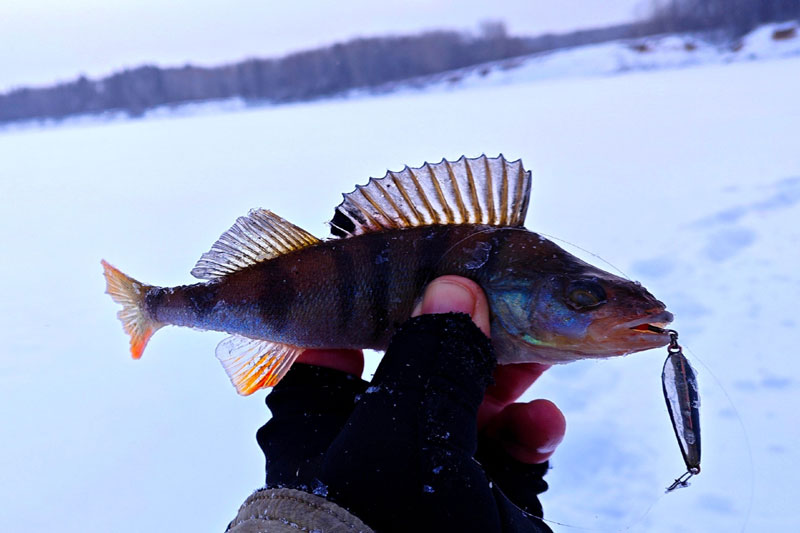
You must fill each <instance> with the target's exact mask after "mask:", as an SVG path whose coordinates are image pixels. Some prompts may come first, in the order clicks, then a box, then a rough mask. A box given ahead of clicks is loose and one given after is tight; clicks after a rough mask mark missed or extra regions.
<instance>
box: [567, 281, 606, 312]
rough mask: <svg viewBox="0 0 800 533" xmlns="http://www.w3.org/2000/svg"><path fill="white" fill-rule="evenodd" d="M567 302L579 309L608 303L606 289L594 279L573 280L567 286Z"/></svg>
mask: <svg viewBox="0 0 800 533" xmlns="http://www.w3.org/2000/svg"><path fill="white" fill-rule="evenodd" d="M567 303H568V304H569V306H570V307H572V308H573V309H576V310H578V311H583V310H584V309H591V308H593V307H597V306H599V305H603V304H604V303H606V291H605V290H603V287H602V286H601V285H600V284H599V283H597V282H596V281H593V280H588V279H582V280H578V281H573V282H572V283H570V284H569V286H568V287H567Z"/></svg>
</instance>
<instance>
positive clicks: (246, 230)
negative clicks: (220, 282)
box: [192, 209, 320, 279]
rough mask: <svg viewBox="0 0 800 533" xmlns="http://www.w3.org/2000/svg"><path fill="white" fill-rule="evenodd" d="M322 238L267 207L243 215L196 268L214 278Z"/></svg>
mask: <svg viewBox="0 0 800 533" xmlns="http://www.w3.org/2000/svg"><path fill="white" fill-rule="evenodd" d="M318 242H320V240H319V239H317V238H316V237H314V236H313V235H311V234H310V233H308V232H307V231H305V230H304V229H302V228H300V227H298V226H295V225H294V224H292V223H291V222H289V221H287V220H285V219H283V218H281V217H279V216H278V215H276V214H275V213H273V212H272V211H267V210H266V209H253V210H251V211H250V213H248V215H247V216H244V217H239V218H238V219H237V220H236V223H235V224H234V225H233V226H231V228H230V229H229V230H228V231H226V232H225V233H223V234H222V235H221V236H220V238H219V239H218V240H217V242H215V243H214V245H213V246H212V247H211V250H209V251H208V252H206V253H204V254H203V255H202V256H201V257H200V260H199V261H197V264H196V265H195V266H194V268H193V269H192V275H193V276H194V277H196V278H199V279H214V278H220V277H223V276H227V275H228V274H231V273H233V272H236V271H238V270H241V269H243V268H247V267H249V266H252V265H255V264H256V263H260V262H262V261H266V260H268V259H272V258H275V257H278V256H279V255H283V254H287V253H289V252H293V251H295V250H299V249H301V248H305V247H307V246H312V245H314V244H316V243H318Z"/></svg>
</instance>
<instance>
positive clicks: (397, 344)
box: [258, 314, 550, 533]
mask: <svg viewBox="0 0 800 533" xmlns="http://www.w3.org/2000/svg"><path fill="white" fill-rule="evenodd" d="M494 366H495V359H494V356H493V354H492V349H491V343H490V342H489V340H488V339H487V338H486V337H485V336H484V335H483V334H482V333H481V331H480V330H479V329H478V328H477V327H476V326H475V325H474V324H473V323H472V321H471V320H470V319H469V317H468V316H467V315H458V314H438V315H423V316H421V317H417V318H414V319H411V320H409V321H408V322H407V323H406V324H404V325H403V326H402V327H401V328H400V330H399V331H398V332H397V334H396V335H395V336H394V338H393V339H392V342H391V344H390V346H389V349H388V350H387V352H386V355H385V356H384V358H383V361H382V362H381V364H380V366H379V367H378V370H377V372H376V374H375V377H374V379H373V380H372V382H371V383H370V384H367V383H365V382H363V381H361V380H360V379H357V378H353V377H351V376H347V375H346V374H344V373H341V372H338V371H335V370H329V369H324V368H318V367H310V366H307V365H295V367H294V368H292V370H291V371H290V372H289V373H288V374H287V376H286V377H285V378H284V379H283V380H282V381H281V383H280V384H279V385H278V386H276V387H275V389H274V390H273V392H272V393H271V394H270V395H269V396H268V397H267V405H268V406H269V407H270V410H271V411H272V413H273V418H272V419H271V420H270V421H269V422H268V423H267V424H266V425H265V426H264V427H262V428H261V430H259V432H258V442H259V444H260V445H261V447H262V449H263V450H264V454H265V456H266V458H267V485H268V486H270V487H279V486H281V487H282V486H286V487H291V488H299V489H301V490H306V491H311V492H314V493H316V494H319V495H322V496H326V497H327V498H329V499H331V500H332V501H335V502H337V503H338V504H339V505H342V506H343V507H346V508H347V509H349V510H350V511H351V512H353V513H354V514H356V515H358V516H359V517H360V518H361V519H363V520H364V521H365V522H366V523H367V524H369V525H370V526H371V527H373V528H374V529H375V530H376V531H379V532H392V531H480V532H486V533H491V532H526V533H527V532H548V531H550V529H549V528H548V527H547V526H546V525H544V523H543V522H541V521H540V520H539V519H537V518H534V517H533V516H531V515H529V514H527V513H525V512H523V511H522V510H521V509H520V508H519V507H517V506H515V505H514V504H512V503H511V502H510V501H509V499H508V498H506V496H505V495H504V494H503V492H502V491H503V490H509V493H508V494H509V496H511V497H512V498H514V497H515V495H516V497H518V498H520V499H519V500H518V501H517V503H518V504H520V505H521V506H522V507H524V508H526V509H527V510H529V511H534V512H538V513H539V514H540V513H541V507H540V505H539V502H538V498H537V497H536V495H537V494H538V493H539V492H541V491H543V490H544V489H545V488H546V487H547V485H546V484H544V482H543V481H542V480H541V475H542V474H543V473H544V471H546V469H547V466H546V465H544V466H542V465H524V464H521V463H517V462H516V461H514V460H513V459H511V458H510V457H508V456H507V455H506V454H505V453H504V452H502V451H501V450H497V449H494V448H491V446H489V443H488V442H487V443H486V444H482V445H481V449H480V450H478V438H477V427H476V419H477V412H478V407H479V406H480V403H481V401H482V399H483V395H484V392H485V389H486V386H487V385H488V384H489V382H490V380H491V375H492V371H493V369H494ZM476 453H478V454H479V455H478V457H479V460H480V461H481V462H479V461H478V460H476V458H475V457H476ZM517 466H518V467H520V468H519V470H518V472H519V473H521V476H517V475H516V474H515V468H516V467H517ZM506 487H508V489H507V488H506Z"/></svg>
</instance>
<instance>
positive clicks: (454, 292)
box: [297, 276, 566, 464]
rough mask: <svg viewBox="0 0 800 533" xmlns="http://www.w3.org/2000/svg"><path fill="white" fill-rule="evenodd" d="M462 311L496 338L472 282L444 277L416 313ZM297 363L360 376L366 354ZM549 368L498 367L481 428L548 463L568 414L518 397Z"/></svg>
mask: <svg viewBox="0 0 800 533" xmlns="http://www.w3.org/2000/svg"><path fill="white" fill-rule="evenodd" d="M447 312H461V313H466V314H468V315H470V317H471V318H472V321H473V322H475V325H477V326H478V328H480V330H481V331H482V332H483V333H484V335H486V336H487V337H490V336H491V327H490V322H489V321H490V316H489V306H488V303H487V301H486V296H485V294H484V292H483V290H481V288H480V287H479V286H478V284H477V283H475V282H474V281H472V280H469V279H467V278H463V277H460V276H442V277H440V278H438V279H436V280H434V281H433V282H432V283H431V284H430V285H429V286H428V287H427V289H426V291H425V295H424V297H423V299H422V301H421V302H420V303H419V304H418V305H417V307H416V308H415V309H414V312H413V313H412V316H419V315H422V314H433V313H447ZM297 363H305V364H309V365H317V366H322V367H326V368H332V369H334V370H340V371H342V372H347V373H348V374H352V375H355V376H360V375H361V373H362V372H363V370H364V356H363V354H362V353H361V351H359V350H308V351H306V352H304V353H303V354H302V355H301V356H300V357H299V358H298V360H297ZM548 368H549V366H548V365H542V364H538V363H520V364H514V365H498V366H497V367H496V368H495V371H494V374H493V378H494V383H492V384H491V385H489V387H488V388H487V389H486V394H485V395H484V397H483V402H482V403H481V406H480V409H479V410H478V430H479V431H480V432H481V433H482V434H483V435H484V436H485V437H486V438H487V439H489V440H490V441H493V442H494V443H496V444H498V445H499V446H500V447H501V448H502V449H504V450H505V451H506V452H507V453H508V454H509V455H511V456H512V457H513V458H514V459H516V460H517V461H520V462H522V463H526V464H538V463H543V462H545V461H546V460H547V459H549V458H550V456H551V455H552V454H553V452H554V451H555V449H556V447H557V446H558V444H559V443H560V442H561V441H562V440H563V438H564V432H565V430H566V420H565V419H564V415H563V414H562V413H561V411H560V410H559V409H558V407H556V406H555V404H553V403H552V402H550V401H548V400H533V401H531V402H527V403H516V400H517V399H518V398H519V397H520V396H521V395H522V394H523V393H524V392H525V391H526V390H527V389H528V388H529V387H530V386H531V385H532V384H533V383H534V382H535V381H536V380H537V379H538V378H539V376H541V375H542V373H543V372H544V371H545V370H547V369H548Z"/></svg>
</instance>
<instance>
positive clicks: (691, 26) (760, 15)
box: [642, 0, 800, 37]
mask: <svg viewBox="0 0 800 533" xmlns="http://www.w3.org/2000/svg"><path fill="white" fill-rule="evenodd" d="M792 19H800V0H654V1H653V2H652V6H651V9H650V16H649V17H648V19H647V20H645V21H644V22H642V31H644V32H645V33H673V32H694V31H713V30H718V31H722V32H725V33H727V34H728V35H729V36H731V37H740V36H742V35H744V34H745V33H747V32H749V31H751V30H752V29H754V28H755V27H757V26H759V25H760V24H766V23H769V22H783V21H787V20H792Z"/></svg>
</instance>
